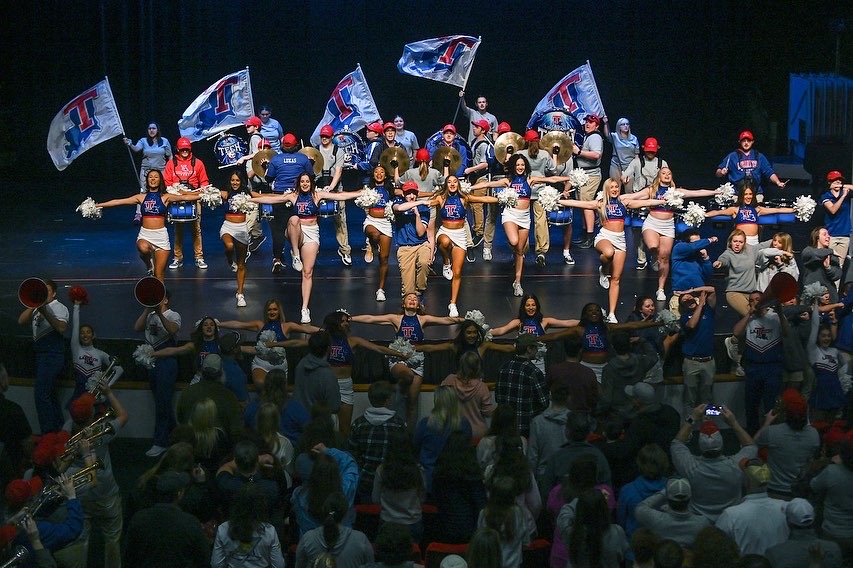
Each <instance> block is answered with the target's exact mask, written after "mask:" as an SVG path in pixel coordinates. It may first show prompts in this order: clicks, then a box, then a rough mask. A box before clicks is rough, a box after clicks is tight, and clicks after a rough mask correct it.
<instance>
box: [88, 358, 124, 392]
mask: <svg viewBox="0 0 853 568" xmlns="http://www.w3.org/2000/svg"><path fill="white" fill-rule="evenodd" d="M118 362H119V360H118V357H116V356H115V355H113V356H112V357H110V364H109V365H108V366H107V368H106V369H104V370H103V371H101V372H100V376H98V377H97V380H96V381H95V384H94V385H92V386H91V388H89V389H88V390H89V392H90V393H92V394H93V395H94V396H95V398H98V397H99V396H101V395H102V394H104V393H102V392H101V385H102V384H104V383H106V384H108V385H111V384H112V383H113V380H114V375H115V372H116V366H117V365H118Z"/></svg>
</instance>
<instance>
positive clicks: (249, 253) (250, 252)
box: [243, 249, 252, 263]
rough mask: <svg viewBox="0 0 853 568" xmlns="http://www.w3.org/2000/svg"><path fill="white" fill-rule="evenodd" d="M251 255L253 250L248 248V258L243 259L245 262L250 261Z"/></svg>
mask: <svg viewBox="0 0 853 568" xmlns="http://www.w3.org/2000/svg"><path fill="white" fill-rule="evenodd" d="M250 256H252V251H250V250H249V249H246V258H244V259H243V262H244V263H246V262H249V257H250Z"/></svg>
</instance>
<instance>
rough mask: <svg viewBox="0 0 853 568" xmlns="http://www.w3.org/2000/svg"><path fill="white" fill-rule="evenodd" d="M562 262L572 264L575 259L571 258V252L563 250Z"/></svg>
mask: <svg viewBox="0 0 853 568" xmlns="http://www.w3.org/2000/svg"><path fill="white" fill-rule="evenodd" d="M563 262H565V263H566V264H574V263H575V259H574V258H572V253H570V252H569V251H567V250H564V251H563Z"/></svg>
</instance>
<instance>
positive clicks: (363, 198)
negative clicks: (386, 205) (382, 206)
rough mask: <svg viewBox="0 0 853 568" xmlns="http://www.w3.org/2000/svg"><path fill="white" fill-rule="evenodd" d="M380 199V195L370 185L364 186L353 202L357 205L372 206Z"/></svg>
mask: <svg viewBox="0 0 853 568" xmlns="http://www.w3.org/2000/svg"><path fill="white" fill-rule="evenodd" d="M380 201H382V195H381V194H380V193H379V192H378V191H376V190H375V189H373V188H372V187H365V188H364V189H362V190H361V195H359V196H358V197H356V198H355V204H356V205H357V206H359V207H373V206H374V205H376V204H377V203H379V202H380Z"/></svg>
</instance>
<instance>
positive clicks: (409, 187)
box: [402, 181, 420, 195]
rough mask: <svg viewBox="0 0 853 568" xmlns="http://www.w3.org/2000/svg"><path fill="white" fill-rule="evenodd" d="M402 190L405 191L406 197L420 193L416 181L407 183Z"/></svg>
mask: <svg viewBox="0 0 853 568" xmlns="http://www.w3.org/2000/svg"><path fill="white" fill-rule="evenodd" d="M402 189H403V195H405V194H407V193H412V192H414V193H418V192H419V191H420V189H419V188H418V184H417V182H414V181H407V182H406V183H404V184H403V188H402Z"/></svg>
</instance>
